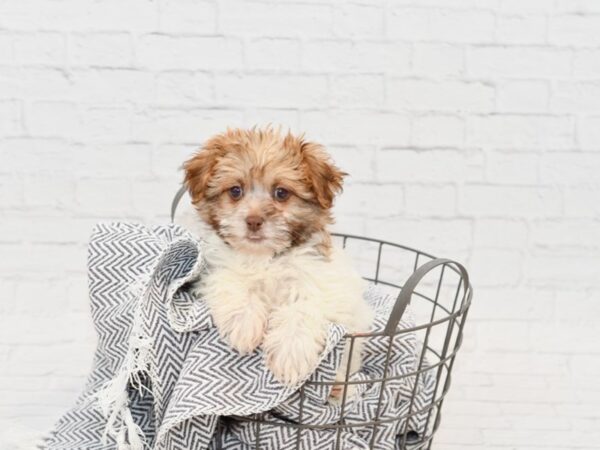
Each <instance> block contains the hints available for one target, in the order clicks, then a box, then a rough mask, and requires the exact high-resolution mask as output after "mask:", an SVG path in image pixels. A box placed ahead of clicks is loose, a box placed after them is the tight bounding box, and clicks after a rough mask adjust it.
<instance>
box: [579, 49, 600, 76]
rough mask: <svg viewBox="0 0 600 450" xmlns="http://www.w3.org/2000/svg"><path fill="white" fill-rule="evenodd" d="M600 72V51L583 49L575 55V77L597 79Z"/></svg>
mask: <svg viewBox="0 0 600 450" xmlns="http://www.w3.org/2000/svg"><path fill="white" fill-rule="evenodd" d="M599 71H600V50H595V49H582V50H577V51H576V52H575V53H574V55H573V75H574V76H575V77H580V78H591V79H596V78H597V77H598V72H599Z"/></svg>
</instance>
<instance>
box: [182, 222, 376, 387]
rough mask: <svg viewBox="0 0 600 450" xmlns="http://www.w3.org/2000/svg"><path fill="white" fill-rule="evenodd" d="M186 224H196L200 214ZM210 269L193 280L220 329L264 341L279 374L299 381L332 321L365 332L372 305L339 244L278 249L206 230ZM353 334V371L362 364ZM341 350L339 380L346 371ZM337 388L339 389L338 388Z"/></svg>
mask: <svg viewBox="0 0 600 450" xmlns="http://www.w3.org/2000/svg"><path fill="white" fill-rule="evenodd" d="M190 218H191V217H190V216H189V215H188V216H187V217H186V220H185V226H187V227H188V229H191V230H192V231H194V232H198V231H199V230H200V229H201V227H199V225H198V223H197V222H199V219H196V221H195V222H196V223H194V220H190ZM202 234H204V236H205V241H204V257H205V258H206V261H207V263H208V267H209V269H208V271H207V273H205V274H204V275H203V276H202V279H201V280H200V281H199V282H198V283H197V285H196V286H195V287H194V289H195V291H196V295H198V296H200V297H202V298H204V300H205V301H206V302H207V304H208V307H209V309H210V311H211V314H212V317H213V319H214V321H215V325H216V326H217V328H218V330H219V333H220V334H221V336H222V337H223V338H224V339H226V340H227V341H228V342H229V344H230V345H231V346H232V347H233V348H234V349H236V350H237V351H238V352H240V353H241V354H246V353H250V352H252V351H254V350H255V349H256V348H257V347H259V346H261V345H262V348H263V350H264V353H265V358H266V364H267V366H268V367H269V368H270V370H271V371H272V372H273V374H274V375H275V376H276V378H278V379H279V380H280V381H282V382H284V383H286V384H290V385H294V384H296V383H298V382H299V381H301V380H303V379H305V378H306V377H307V376H308V375H309V374H310V373H311V372H312V371H313V370H314V369H315V367H316V365H317V363H318V359H319V355H320V353H321V352H322V350H323V348H324V346H325V340H326V338H327V329H328V326H329V324H330V323H336V324H340V325H342V326H344V327H345V328H346V331H347V332H348V333H362V332H368V331H369V328H370V326H371V323H372V320H373V312H372V311H371V309H370V307H369V306H368V305H367V304H366V303H365V301H364V299H363V296H362V293H363V290H364V281H363V279H362V278H361V277H360V276H359V275H358V273H357V272H356V271H355V270H354V268H353V267H352V264H351V263H350V261H349V258H348V257H347V256H346V255H345V253H344V251H343V250H342V249H336V248H334V249H333V251H332V254H331V257H330V258H329V259H326V258H325V257H323V256H322V255H321V254H319V253H318V252H317V251H316V249H315V242H307V243H305V244H303V245H300V246H297V247H293V248H291V249H289V250H287V251H285V252H283V253H282V254H280V255H277V256H271V255H264V254H260V253H255V254H252V253H245V252H240V251H236V250H234V249H233V248H232V247H230V246H228V245H227V244H226V243H224V242H223V241H222V240H221V239H220V238H219V237H218V236H217V235H216V234H215V233H214V232H208V231H204V232H203V233H202ZM359 341H360V339H357V340H356V343H355V347H354V349H355V350H354V352H353V355H352V365H351V367H350V371H351V373H352V372H355V371H356V370H358V369H359V368H360V347H361V346H360V342H359ZM347 358H348V352H346V354H345V355H344V358H343V361H342V365H341V368H340V373H339V374H338V380H343V379H344V376H345V372H346V364H347ZM338 392H339V391H338Z"/></svg>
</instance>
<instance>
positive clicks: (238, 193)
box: [229, 186, 244, 200]
mask: <svg viewBox="0 0 600 450" xmlns="http://www.w3.org/2000/svg"><path fill="white" fill-rule="evenodd" d="M243 193H244V191H243V190H242V188H241V187H240V186H233V187H231V188H229V196H230V197H231V198H232V199H234V200H239V199H240V198H242V194H243Z"/></svg>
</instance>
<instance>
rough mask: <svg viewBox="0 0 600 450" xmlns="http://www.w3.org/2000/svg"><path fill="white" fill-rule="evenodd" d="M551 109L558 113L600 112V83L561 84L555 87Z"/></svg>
mask: <svg viewBox="0 0 600 450" xmlns="http://www.w3.org/2000/svg"><path fill="white" fill-rule="evenodd" d="M553 91H554V92H553V94H552V98H551V100H550V108H551V109H552V110H553V111H557V112H571V113H598V112H600V83H598V82H589V83H588V82H585V83H572V82H560V83H557V84H556V85H555V86H554V89H553Z"/></svg>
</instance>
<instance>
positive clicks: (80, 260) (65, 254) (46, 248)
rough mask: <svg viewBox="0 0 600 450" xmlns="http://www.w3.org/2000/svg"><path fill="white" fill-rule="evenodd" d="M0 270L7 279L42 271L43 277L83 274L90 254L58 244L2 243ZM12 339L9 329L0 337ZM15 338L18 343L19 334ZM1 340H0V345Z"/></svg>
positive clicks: (80, 248) (77, 248) (78, 248)
mask: <svg viewBox="0 0 600 450" xmlns="http://www.w3.org/2000/svg"><path fill="white" fill-rule="evenodd" d="M0 252H2V255H3V257H2V258H1V259H0V269H1V270H2V273H3V274H4V275H7V276H15V275H21V276H23V275H25V274H27V273H28V272H29V273H31V272H32V271H33V272H39V274H40V275H53V276H60V275H61V274H64V273H65V272H83V270H84V267H85V263H86V256H87V252H86V249H85V247H83V246H81V247H79V246H75V245H62V244H60V245H56V244H36V245H28V244H0ZM6 334H8V336H10V329H8V330H3V331H0V336H5V335H6ZM12 339H14V340H18V339H19V338H17V337H16V335H14V336H12ZM1 341H2V339H0V342H1Z"/></svg>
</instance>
